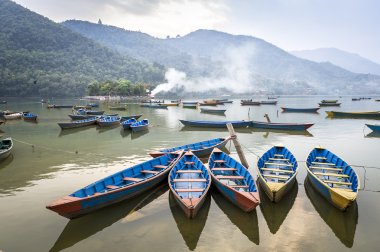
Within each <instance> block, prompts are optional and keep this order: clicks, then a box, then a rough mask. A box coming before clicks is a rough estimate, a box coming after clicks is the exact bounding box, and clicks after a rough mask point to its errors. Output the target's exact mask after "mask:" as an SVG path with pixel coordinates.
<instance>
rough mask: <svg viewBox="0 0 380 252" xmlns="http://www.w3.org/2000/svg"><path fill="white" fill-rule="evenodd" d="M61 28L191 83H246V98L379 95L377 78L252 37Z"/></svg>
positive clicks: (77, 25) (75, 25) (79, 24)
mask: <svg viewBox="0 0 380 252" xmlns="http://www.w3.org/2000/svg"><path fill="white" fill-rule="evenodd" d="M64 25H65V26H66V27H68V28H70V29H72V30H74V31H76V32H79V33H81V34H82V35H84V36H86V37H88V38H91V39H93V40H95V41H98V42H99V43H101V44H103V45H105V46H107V47H109V48H112V49H115V50H118V51H119V52H121V53H127V54H131V55H134V56H135V57H139V58H140V59H143V60H146V61H148V62H158V63H160V64H163V65H165V66H166V67H174V68H176V69H179V70H181V71H183V72H185V73H187V74H188V75H190V77H191V78H193V79H194V78H208V80H210V79H211V80H212V79H215V85H219V84H220V82H218V80H220V78H221V76H222V77H223V76H225V77H226V78H224V79H228V80H231V81H235V82H238V81H240V82H241V81H242V80H243V82H244V81H245V83H244V85H246V86H249V88H247V89H246V90H248V91H249V92H267V93H271V92H274V93H289V94H294V93H298V94H305V93H310V94H316V93H321V94H329V93H330V94H333V93H341V94H351V93H357V92H358V93H371V92H379V87H380V77H379V76H376V75H370V74H356V73H352V72H350V71H347V70H345V69H343V68H341V67H338V66H335V65H333V64H331V63H328V62H324V63H317V62H313V61H309V60H305V59H300V58H298V57H296V56H293V55H292V54H289V53H288V52H286V51H284V50H282V49H280V48H278V47H276V46H274V45H272V44H270V43H268V42H266V41H264V40H262V39H258V38H255V37H251V36H241V35H231V34H228V33H224V32H218V31H213V30H197V31H195V32H192V33H190V34H187V35H186V36H183V37H177V38H170V39H158V38H154V37H151V36H149V35H147V34H143V33H141V32H133V31H127V30H124V29H120V28H117V27H113V26H106V25H97V24H91V23H89V22H83V21H75V20H71V21H66V22H64ZM239 75H241V76H239ZM235 77H236V78H235ZM231 85H234V83H233V82H232V83H231ZM231 85H230V86H231ZM224 87H225V86H224ZM228 89H229V90H231V88H230V87H228ZM246 90H245V89H242V88H240V92H241V91H244V92H245V91H246Z"/></svg>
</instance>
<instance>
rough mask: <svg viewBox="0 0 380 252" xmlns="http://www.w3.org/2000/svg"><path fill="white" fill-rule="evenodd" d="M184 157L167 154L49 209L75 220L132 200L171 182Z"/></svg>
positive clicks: (64, 199)
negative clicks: (169, 174)
mask: <svg viewBox="0 0 380 252" xmlns="http://www.w3.org/2000/svg"><path fill="white" fill-rule="evenodd" d="M182 154H183V153H167V154H165V155H163V156H161V157H158V158H154V159H151V160H148V161H146V162H143V163H141V164H137V165H135V166H132V167H129V168H126V169H125V170H122V171H119V172H117V173H115V174H113V175H111V176H108V177H105V178H103V179H101V180H98V181H96V182H94V183H92V184H90V185H88V186H85V187H83V188H81V189H79V190H77V191H75V192H73V193H72V194H70V195H68V196H65V197H62V198H61V199H58V200H56V201H54V202H52V203H50V204H49V205H47V206H46V208H47V209H50V210H52V211H54V212H57V213H58V214H60V215H62V216H64V217H66V218H70V219H73V218H77V217H80V216H82V215H85V214H87V213H90V212H93V211H95V210H97V209H100V208H103V207H106V206H109V205H112V204H114V203H117V202H120V201H123V200H127V199H130V198H132V197H135V196H137V195H138V194H141V193H143V192H145V191H148V190H150V189H152V188H153V187H155V186H156V185H158V184H159V183H161V182H162V181H163V180H165V179H167V177H168V173H169V171H170V170H171V169H172V167H173V166H174V165H175V164H176V163H177V162H178V160H179V157H180V156H181V155H182Z"/></svg>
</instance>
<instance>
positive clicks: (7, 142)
mask: <svg viewBox="0 0 380 252" xmlns="http://www.w3.org/2000/svg"><path fill="white" fill-rule="evenodd" d="M12 148H13V141H12V138H10V137H8V138H4V139H2V140H0V161H1V160H4V159H6V158H7V157H8V156H9V155H10V154H11V151H12Z"/></svg>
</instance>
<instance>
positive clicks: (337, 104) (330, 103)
mask: <svg viewBox="0 0 380 252" xmlns="http://www.w3.org/2000/svg"><path fill="white" fill-rule="evenodd" d="M318 104H319V107H339V106H340V104H341V103H338V102H320V103H318Z"/></svg>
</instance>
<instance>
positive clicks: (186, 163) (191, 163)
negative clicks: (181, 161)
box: [185, 162, 194, 165]
mask: <svg viewBox="0 0 380 252" xmlns="http://www.w3.org/2000/svg"><path fill="white" fill-rule="evenodd" d="M193 164H194V162H185V165H193Z"/></svg>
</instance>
